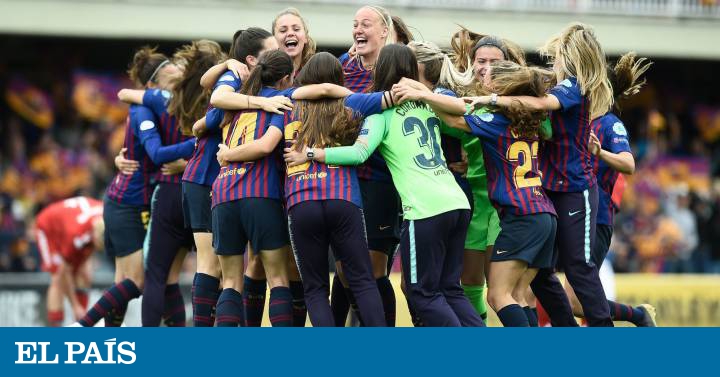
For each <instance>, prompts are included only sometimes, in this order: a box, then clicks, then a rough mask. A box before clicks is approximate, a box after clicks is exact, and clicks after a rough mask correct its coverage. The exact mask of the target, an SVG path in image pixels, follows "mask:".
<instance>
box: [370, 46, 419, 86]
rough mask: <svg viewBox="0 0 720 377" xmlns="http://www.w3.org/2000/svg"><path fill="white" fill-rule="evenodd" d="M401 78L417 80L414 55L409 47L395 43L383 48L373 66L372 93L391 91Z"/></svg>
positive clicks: (416, 66)
mask: <svg viewBox="0 0 720 377" xmlns="http://www.w3.org/2000/svg"><path fill="white" fill-rule="evenodd" d="M403 77H407V78H409V79H413V80H417V79H418V65H417V59H416V58H415V53H414V52H413V51H412V50H411V49H410V47H408V46H405V45H401V44H397V43H395V44H391V45H387V46H385V47H383V48H382V50H380V55H379V56H378V60H377V63H376V64H375V72H374V74H373V88H372V91H373V92H384V91H386V90H391V89H392V86H393V85H394V84H397V83H398V82H400V79H402V78H403Z"/></svg>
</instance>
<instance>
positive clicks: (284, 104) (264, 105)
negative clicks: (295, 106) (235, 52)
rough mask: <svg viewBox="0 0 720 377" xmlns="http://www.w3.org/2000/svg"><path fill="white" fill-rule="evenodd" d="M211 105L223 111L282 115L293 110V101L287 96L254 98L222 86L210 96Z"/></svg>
mask: <svg viewBox="0 0 720 377" xmlns="http://www.w3.org/2000/svg"><path fill="white" fill-rule="evenodd" d="M210 104H211V105H213V106H214V107H217V108H219V109H223V110H245V109H261V110H263V111H267V112H269V113H275V114H282V113H283V111H285V110H292V101H291V100H290V99H289V98H287V97H285V96H275V97H268V98H266V97H254V96H246V95H244V94H240V93H235V92H233V91H232V88H230V87H228V86H221V87H220V88H218V89H217V90H215V91H214V92H213V94H212V95H211V96H210Z"/></svg>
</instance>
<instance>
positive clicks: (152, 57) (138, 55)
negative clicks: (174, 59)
mask: <svg viewBox="0 0 720 377" xmlns="http://www.w3.org/2000/svg"><path fill="white" fill-rule="evenodd" d="M156 50H157V47H150V46H144V47H141V48H140V49H139V50H137V51H136V52H135V55H134V56H133V61H132V63H130V67H129V68H128V71H127V73H128V76H130V80H132V81H133V82H135V84H136V85H138V86H140V87H145V86H147V84H149V83H150V82H154V80H155V77H156V76H157V73H158V71H159V70H160V68H162V67H163V66H164V65H166V64H167V63H169V62H170V61H169V60H168V58H167V56H165V55H164V54H161V53H159V52H157V51H156Z"/></svg>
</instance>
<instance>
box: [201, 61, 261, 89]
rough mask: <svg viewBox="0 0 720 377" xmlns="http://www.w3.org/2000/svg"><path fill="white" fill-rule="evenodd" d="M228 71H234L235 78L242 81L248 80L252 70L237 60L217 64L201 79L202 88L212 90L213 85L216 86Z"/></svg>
mask: <svg viewBox="0 0 720 377" xmlns="http://www.w3.org/2000/svg"><path fill="white" fill-rule="evenodd" d="M227 70H230V71H232V73H233V74H234V75H235V77H238V78H240V79H242V80H245V79H247V77H248V76H249V75H250V70H249V69H248V67H247V65H245V64H243V63H240V62H239V61H237V60H235V59H228V60H226V61H224V62H222V63H219V64H215V65H214V66H212V67H211V68H210V69H208V70H207V72H205V73H204V74H203V75H202V77H201V78H200V86H202V87H203V88H205V89H212V87H213V85H215V83H216V82H217V81H218V79H219V78H220V76H222V74H223V73H224V72H225V71H227Z"/></svg>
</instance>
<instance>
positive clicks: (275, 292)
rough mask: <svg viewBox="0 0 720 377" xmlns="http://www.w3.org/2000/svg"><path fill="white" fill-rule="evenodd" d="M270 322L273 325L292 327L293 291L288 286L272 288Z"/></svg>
mask: <svg viewBox="0 0 720 377" xmlns="http://www.w3.org/2000/svg"><path fill="white" fill-rule="evenodd" d="M269 312H270V313H268V314H269V315H270V323H272V326H273V327H291V326H292V325H293V308H292V293H290V288H288V287H275V288H273V289H271V290H270V309H269Z"/></svg>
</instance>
